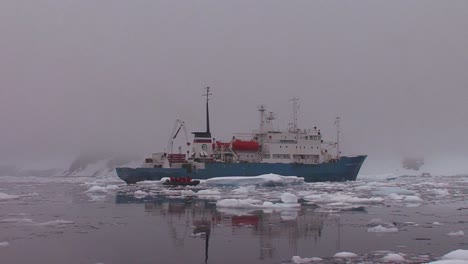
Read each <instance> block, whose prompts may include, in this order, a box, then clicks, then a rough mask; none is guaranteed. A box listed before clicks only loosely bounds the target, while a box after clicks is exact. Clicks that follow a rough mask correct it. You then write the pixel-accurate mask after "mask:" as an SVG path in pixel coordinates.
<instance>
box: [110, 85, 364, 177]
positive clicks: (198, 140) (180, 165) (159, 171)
mask: <svg viewBox="0 0 468 264" xmlns="http://www.w3.org/2000/svg"><path fill="white" fill-rule="evenodd" d="M210 95H211V93H210V88H209V87H207V88H206V93H205V94H204V96H205V97H206V131H203V132H192V134H193V140H192V142H189V140H188V133H187V130H186V127H185V122H184V121H181V120H176V124H175V125H174V129H173V132H172V134H171V137H170V138H171V139H170V141H169V143H168V147H167V148H166V150H165V151H164V152H159V153H153V154H152V155H151V157H148V158H146V159H145V160H144V163H143V165H142V166H141V167H138V168H130V167H118V168H116V172H117V176H118V177H119V178H120V179H122V180H124V181H125V182H126V183H128V184H133V183H136V182H139V181H156V180H161V179H162V178H170V177H190V178H193V179H208V178H213V177H227V176H258V175H262V174H268V173H274V174H278V175H283V176H298V177H303V178H304V181H305V182H320V181H354V180H356V177H357V175H358V173H359V170H360V168H361V166H362V164H363V162H364V160H365V159H366V155H357V156H342V155H341V153H340V149H339V138H340V137H339V133H340V118H339V117H337V119H336V121H335V125H336V126H337V139H336V142H328V141H324V139H323V138H322V133H321V131H320V129H318V128H317V127H314V128H312V129H300V128H299V127H298V124H297V114H298V108H299V107H298V99H297V98H293V99H291V100H292V102H293V122H291V123H290V124H289V128H288V129H286V130H278V129H275V128H274V126H273V120H274V119H275V115H274V114H273V113H272V112H267V111H266V108H265V107H264V106H260V107H259V108H258V111H259V113H260V122H259V127H258V129H257V130H255V131H253V133H249V134H243V135H242V136H234V137H232V138H231V139H230V140H229V141H218V140H215V138H213V137H212V134H211V131H210V115H209V100H210ZM181 130H182V131H184V132H185V137H186V141H187V142H186V146H185V148H186V150H185V151H183V150H182V146H179V147H178V151H177V153H174V152H173V147H174V140H175V139H176V137H177V136H178V135H179V134H180V131H181ZM246 135H247V138H246Z"/></svg>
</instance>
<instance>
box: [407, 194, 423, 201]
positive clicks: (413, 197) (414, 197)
mask: <svg viewBox="0 0 468 264" xmlns="http://www.w3.org/2000/svg"><path fill="white" fill-rule="evenodd" d="M403 201H404V202H407V203H421V202H422V201H423V200H422V199H421V197H419V196H416V195H408V196H406V197H405V199H403Z"/></svg>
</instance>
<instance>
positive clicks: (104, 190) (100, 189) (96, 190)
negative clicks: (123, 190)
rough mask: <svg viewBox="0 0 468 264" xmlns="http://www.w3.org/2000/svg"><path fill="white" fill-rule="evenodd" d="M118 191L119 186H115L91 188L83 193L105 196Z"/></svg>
mask: <svg viewBox="0 0 468 264" xmlns="http://www.w3.org/2000/svg"><path fill="white" fill-rule="evenodd" d="M117 189H119V186H117V185H107V186H104V187H103V186H92V187H91V188H89V189H88V190H86V191H85V193H102V194H106V193H108V192H109V191H115V190H117Z"/></svg>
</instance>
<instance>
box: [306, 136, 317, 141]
mask: <svg viewBox="0 0 468 264" xmlns="http://www.w3.org/2000/svg"><path fill="white" fill-rule="evenodd" d="M305 139H307V140H320V136H305Z"/></svg>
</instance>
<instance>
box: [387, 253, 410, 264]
mask: <svg viewBox="0 0 468 264" xmlns="http://www.w3.org/2000/svg"><path fill="white" fill-rule="evenodd" d="M382 260H383V261H384V262H397V263H400V262H405V258H404V257H403V256H402V255H400V254H396V253H388V254H387V255H386V256H385V257H383V258H382Z"/></svg>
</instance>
